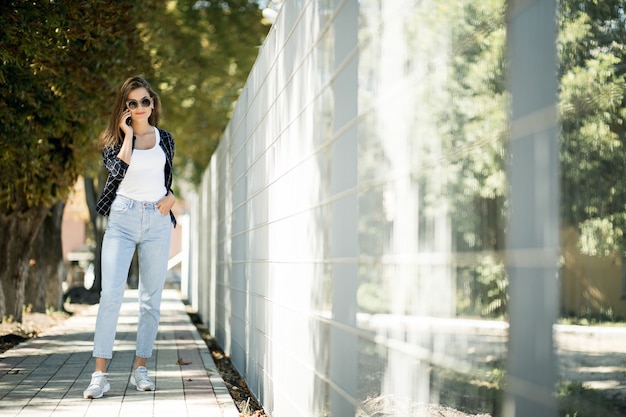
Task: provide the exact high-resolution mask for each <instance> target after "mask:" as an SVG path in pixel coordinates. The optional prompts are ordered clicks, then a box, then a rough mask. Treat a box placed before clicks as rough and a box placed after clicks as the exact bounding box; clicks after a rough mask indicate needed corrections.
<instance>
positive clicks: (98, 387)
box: [83, 371, 111, 399]
mask: <svg viewBox="0 0 626 417" xmlns="http://www.w3.org/2000/svg"><path fill="white" fill-rule="evenodd" d="M110 389H111V385H110V384H109V381H108V380H107V374H105V373H104V372H100V371H98V372H94V373H93V374H91V382H90V383H89V386H88V387H87V389H86V390H85V391H83V397H84V398H88V399H94V398H102V396H103V395H104V393H105V392H109V390H110Z"/></svg>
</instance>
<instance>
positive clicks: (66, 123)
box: [0, 0, 150, 321]
mask: <svg viewBox="0 0 626 417" xmlns="http://www.w3.org/2000/svg"><path fill="white" fill-rule="evenodd" d="M147 6H148V4H147V2H143V3H140V4H138V3H135V2H107V1H97V2H90V1H70V0H60V1H55V2H52V1H40V2H37V1H20V0H13V1H8V2H3V3H2V4H1V5H0V25H1V26H2V28H3V31H2V33H0V60H1V64H2V66H1V67H0V85H1V88H0V137H1V139H0V140H2V149H1V151H0V152H1V153H0V170H2V172H3V175H2V178H0V228H2V230H3V234H4V238H3V239H2V241H0V259H2V261H1V262H2V266H3V267H2V269H0V317H4V316H6V315H12V316H13V317H14V318H15V319H16V320H18V321H20V320H21V317H22V307H23V305H24V302H25V298H24V297H25V285H26V277H27V276H28V270H29V265H30V255H31V247H32V243H33V241H34V239H35V238H36V236H37V233H38V231H39V228H40V226H41V224H42V222H43V221H44V219H45V217H46V215H47V214H48V212H49V210H50V208H51V207H52V206H53V205H54V204H55V203H56V202H57V201H59V200H61V201H63V200H64V199H65V197H66V196H67V193H68V191H69V189H70V187H71V186H72V185H73V184H74V183H75V181H76V179H77V177H78V175H79V173H82V172H88V171H90V170H92V171H93V170H94V168H95V166H96V161H97V159H96V158H97V155H98V152H97V150H96V147H95V142H96V138H97V134H98V132H99V131H100V130H101V129H102V127H103V124H104V122H103V120H104V117H105V116H106V114H107V113H108V111H109V109H108V108H107V106H103V103H110V102H112V95H113V94H114V92H115V87H116V86H117V84H118V83H119V82H120V80H122V79H123V78H125V77H126V76H128V74H129V73H131V74H133V73H137V72H148V71H150V66H149V62H148V59H147V57H145V56H144V55H143V52H142V51H143V49H142V48H141V47H139V46H141V41H140V36H139V35H140V33H139V29H138V28H137V24H136V21H135V19H136V16H139V15H141V12H143V10H144V9H143V8H144V7H147ZM52 238H53V240H52V241H51V242H48V243H47V244H48V245H60V235H59V236H52ZM46 239H47V237H46ZM36 261H37V260H36V259H35V260H34V262H35V263H36ZM57 307H58V306H57Z"/></svg>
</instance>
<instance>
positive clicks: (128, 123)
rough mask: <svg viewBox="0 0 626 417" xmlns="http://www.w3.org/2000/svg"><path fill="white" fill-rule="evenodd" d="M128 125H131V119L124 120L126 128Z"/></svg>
mask: <svg viewBox="0 0 626 417" xmlns="http://www.w3.org/2000/svg"><path fill="white" fill-rule="evenodd" d="M130 123H131V119H130V117H129V118H128V119H126V126H130Z"/></svg>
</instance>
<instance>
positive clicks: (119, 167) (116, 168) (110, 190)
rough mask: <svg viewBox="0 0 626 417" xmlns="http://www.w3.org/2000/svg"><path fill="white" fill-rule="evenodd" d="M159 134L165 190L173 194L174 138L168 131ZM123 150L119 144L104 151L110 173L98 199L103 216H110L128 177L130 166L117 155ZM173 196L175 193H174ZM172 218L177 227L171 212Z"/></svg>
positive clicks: (160, 130) (98, 208)
mask: <svg viewBox="0 0 626 417" xmlns="http://www.w3.org/2000/svg"><path fill="white" fill-rule="evenodd" d="M159 134H160V135H161V140H160V141H159V145H161V148H162V149H163V152H164V153H165V189H166V190H167V191H168V192H172V161H173V160H174V138H172V135H171V134H170V132H168V131H166V130H162V129H159ZM121 148H122V144H121V143H119V144H117V145H115V146H111V147H109V148H105V149H103V150H102V160H103V161H104V166H105V167H106V169H107V171H109V176H108V177H107V180H106V183H105V184H104V191H102V195H101V196H100V198H99V199H98V203H97V204H96V211H97V212H98V213H100V214H102V215H103V216H108V215H109V213H110V212H111V204H113V200H115V197H116V196H117V189H118V187H119V185H120V183H121V182H122V180H123V179H124V176H125V175H126V171H127V170H128V164H127V163H126V162H124V161H122V160H121V159H120V158H118V157H117V154H118V153H119V152H120V149H121ZM134 148H135V137H134V136H133V149H134ZM172 194H173V193H172ZM170 218H171V219H172V224H173V225H174V227H176V217H174V213H172V211H171V210H170Z"/></svg>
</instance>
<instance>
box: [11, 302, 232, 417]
mask: <svg viewBox="0 0 626 417" xmlns="http://www.w3.org/2000/svg"><path fill="white" fill-rule="evenodd" d="M137 309H138V306H137V291H133V290H127V291H126V294H125V299H124V304H123V305H122V311H121V315H120V320H119V324H118V327H117V340H116V344H115V348H114V353H113V359H112V360H111V361H109V369H108V373H109V382H110V383H111V391H109V392H108V393H107V394H105V396H104V397H103V398H100V399H97V400H85V399H83V390H84V389H85V388H86V387H87V385H88V384H89V381H90V378H91V373H92V372H93V367H94V360H93V359H92V357H91V353H92V347H93V329H94V327H95V322H96V313H97V311H98V306H97V305H96V306H93V307H91V308H89V309H88V310H87V311H85V312H82V313H80V314H79V315H76V316H74V317H71V318H69V319H68V320H65V321H64V322H63V323H61V324H59V325H58V326H56V327H54V328H53V329H51V330H50V331H49V332H46V333H45V334H43V335H40V336H39V337H37V338H35V339H32V340H30V341H28V342H25V343H22V344H20V345H18V346H16V347H15V348H13V349H10V350H8V351H6V352H5V353H2V354H0V416H3V417H12V416H19V417H27V416H36V417H44V416H54V417H60V416H67V417H76V416H84V417H96V416H105V417H113V416H132V417H141V416H154V417H158V416H166V417H174V416H175V417H184V416H191V417H196V416H206V417H239V412H238V411H237V408H236V406H235V404H234V402H233V400H232V397H231V396H230V394H229V393H228V390H227V388H226V386H225V385H224V381H223V380H222V378H221V376H220V374H219V373H218V371H217V369H216V368H215V364H214V362H213V359H212V358H211V354H210V352H209V350H208V348H207V347H206V344H205V343H204V341H203V340H202V339H201V338H200V336H199V334H198V332H197V330H196V328H195V326H194V325H193V324H192V322H191V320H190V319H189V316H188V315H187V313H186V312H185V307H184V305H183V303H182V301H181V299H180V295H179V293H178V292H177V291H175V290H166V291H165V292H164V293H163V302H162V306H161V325H160V327H159V334H158V337H157V343H156V345H155V350H154V352H153V356H152V358H150V359H149V360H148V365H147V368H148V370H149V374H150V376H151V378H152V380H153V381H154V383H155V384H156V391H153V392H139V391H136V390H135V387H134V386H133V385H132V384H130V371H131V367H132V364H133V361H134V356H135V337H136V329H137Z"/></svg>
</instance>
